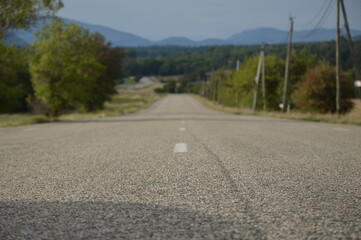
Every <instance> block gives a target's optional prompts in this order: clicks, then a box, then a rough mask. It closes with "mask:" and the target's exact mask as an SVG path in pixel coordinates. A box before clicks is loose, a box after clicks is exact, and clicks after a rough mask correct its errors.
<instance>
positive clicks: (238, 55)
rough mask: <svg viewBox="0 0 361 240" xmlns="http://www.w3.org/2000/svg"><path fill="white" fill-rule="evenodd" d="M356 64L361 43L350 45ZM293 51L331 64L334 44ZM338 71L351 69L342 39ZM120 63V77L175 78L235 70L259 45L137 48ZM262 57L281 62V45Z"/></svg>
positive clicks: (360, 56) (301, 45)
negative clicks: (138, 75) (266, 56)
mask: <svg viewBox="0 0 361 240" xmlns="http://www.w3.org/2000/svg"><path fill="white" fill-rule="evenodd" d="M354 44H355V46H354V48H355V52H356V53H357V54H356V57H357V58H358V59H357V61H358V62H361V54H360V53H361V40H357V41H355V42H354ZM294 49H295V51H297V52H298V51H301V50H303V49H304V50H306V51H308V52H311V53H313V54H314V55H316V56H317V58H318V59H320V60H323V61H327V62H330V63H331V64H334V63H335V42H334V41H329V42H317V43H297V44H294ZM341 49H342V52H341V62H342V66H341V67H342V69H343V70H348V69H351V68H352V61H351V56H350V52H349V50H348V45H347V41H346V39H342V41H341ZM127 51H128V55H127V58H126V59H125V62H124V68H123V69H124V76H134V75H137V74H142V75H161V76H167V75H179V74H190V73H197V74H198V75H202V74H203V75H204V73H206V72H210V71H214V70H217V69H222V68H223V69H228V70H231V69H235V68H236V62H237V60H239V61H240V62H241V63H242V62H244V61H245V59H246V58H249V57H253V56H255V55H258V53H259V51H260V46H217V47H159V46H157V47H141V48H131V49H128V50H127ZM265 53H266V55H269V56H270V55H272V56H276V57H278V58H281V59H284V58H285V56H286V46H285V45H266V46H265Z"/></svg>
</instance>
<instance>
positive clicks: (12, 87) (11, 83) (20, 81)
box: [0, 43, 33, 113]
mask: <svg viewBox="0 0 361 240" xmlns="http://www.w3.org/2000/svg"><path fill="white" fill-rule="evenodd" d="M32 93H33V89H32V86H31V83H30V76H29V72H28V65H27V61H26V56H25V54H24V52H23V51H22V50H21V49H18V48H16V47H8V46H5V45H4V44H1V43H0V113H13V112H20V111H26V110H27V102H26V98H27V97H28V96H29V95H31V94H32Z"/></svg>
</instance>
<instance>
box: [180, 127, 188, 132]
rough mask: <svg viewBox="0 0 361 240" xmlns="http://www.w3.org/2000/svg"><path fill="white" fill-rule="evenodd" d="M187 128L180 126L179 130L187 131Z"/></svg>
mask: <svg viewBox="0 0 361 240" xmlns="http://www.w3.org/2000/svg"><path fill="white" fill-rule="evenodd" d="M186 130H187V129H186V128H179V131H181V132H185V131H186Z"/></svg>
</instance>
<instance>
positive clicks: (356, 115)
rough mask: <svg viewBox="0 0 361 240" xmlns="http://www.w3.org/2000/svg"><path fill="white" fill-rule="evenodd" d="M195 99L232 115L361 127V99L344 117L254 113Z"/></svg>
mask: <svg viewBox="0 0 361 240" xmlns="http://www.w3.org/2000/svg"><path fill="white" fill-rule="evenodd" d="M195 98H196V99H198V100H199V101H200V102H201V103H202V104H203V105H204V106H206V107H209V108H212V109H214V110H218V111H222V112H226V113H231V114H237V115H254V116H263V117H273V118H284V119H294V120H304V121H315V122H329V123H342V124H352V125H359V126H361V101H360V100H359V99H357V100H354V104H355V107H354V109H353V110H352V111H351V112H349V113H348V114H345V115H342V116H341V117H338V116H337V115H335V114H318V113H302V112H296V111H291V113H289V114H287V113H281V112H275V111H274V112H263V111H257V112H255V113H253V112H252V111H251V110H250V109H238V108H234V107H226V106H223V105H220V104H217V103H215V102H213V101H210V100H208V99H205V98H202V97H200V96H198V95H195Z"/></svg>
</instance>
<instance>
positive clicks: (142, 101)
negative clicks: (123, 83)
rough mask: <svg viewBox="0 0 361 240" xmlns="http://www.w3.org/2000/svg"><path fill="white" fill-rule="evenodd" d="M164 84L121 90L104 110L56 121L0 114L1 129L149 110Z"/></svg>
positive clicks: (67, 115)
mask: <svg viewBox="0 0 361 240" xmlns="http://www.w3.org/2000/svg"><path fill="white" fill-rule="evenodd" d="M161 85H162V84H154V85H153V86H151V87H148V88H144V89H137V90H125V89H120V90H118V91H117V94H116V95H114V96H113V97H112V100H111V101H109V102H106V103H105V105H104V109H103V110H99V111H96V112H90V113H81V112H75V111H66V112H64V113H63V115H61V116H60V117H58V118H56V119H50V118H47V117H45V116H43V115H38V114H30V113H20V114H0V127H9V126H19V125H28V124H36V123H46V122H56V121H76V120H86V119H94V118H101V117H108V116H119V115H124V114H130V113H134V112H137V111H140V110H142V109H146V108H148V107H149V106H150V105H152V104H153V103H154V102H156V101H157V100H158V99H160V98H161V97H162V95H159V94H156V93H154V89H155V88H158V87H161Z"/></svg>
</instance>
